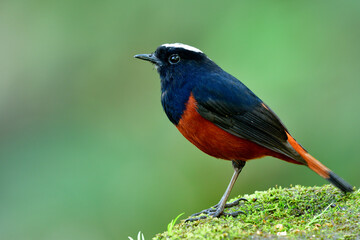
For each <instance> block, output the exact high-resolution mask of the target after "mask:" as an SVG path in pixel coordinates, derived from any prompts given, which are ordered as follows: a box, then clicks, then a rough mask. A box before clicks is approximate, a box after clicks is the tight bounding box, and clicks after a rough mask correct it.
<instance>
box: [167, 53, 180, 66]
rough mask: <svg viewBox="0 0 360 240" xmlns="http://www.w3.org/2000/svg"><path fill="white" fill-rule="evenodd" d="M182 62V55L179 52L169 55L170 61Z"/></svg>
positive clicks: (174, 62) (173, 62) (172, 62)
mask: <svg viewBox="0 0 360 240" xmlns="http://www.w3.org/2000/svg"><path fill="white" fill-rule="evenodd" d="M178 62H180V56H179V55H178V54H173V55H171V56H170V57H169V63H171V64H176V63H178Z"/></svg>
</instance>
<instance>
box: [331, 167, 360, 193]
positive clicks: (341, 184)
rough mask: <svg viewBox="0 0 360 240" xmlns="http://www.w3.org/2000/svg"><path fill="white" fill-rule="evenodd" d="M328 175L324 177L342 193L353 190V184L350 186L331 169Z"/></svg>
mask: <svg viewBox="0 0 360 240" xmlns="http://www.w3.org/2000/svg"><path fill="white" fill-rule="evenodd" d="M329 176H330V177H329V178H328V179H326V180H328V181H329V182H331V183H332V184H333V185H334V186H336V187H338V188H339V189H340V190H341V191H343V192H344V193H346V192H353V191H354V188H353V186H351V185H350V184H349V183H347V182H346V181H345V180H344V179H342V178H341V177H339V176H338V175H336V174H335V173H333V172H332V171H330V173H329Z"/></svg>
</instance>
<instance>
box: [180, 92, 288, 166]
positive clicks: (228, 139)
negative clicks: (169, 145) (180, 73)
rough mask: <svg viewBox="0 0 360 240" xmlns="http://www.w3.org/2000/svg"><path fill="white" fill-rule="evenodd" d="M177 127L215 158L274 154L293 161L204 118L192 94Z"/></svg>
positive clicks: (251, 157) (256, 156)
mask: <svg viewBox="0 0 360 240" xmlns="http://www.w3.org/2000/svg"><path fill="white" fill-rule="evenodd" d="M177 129H178V130H179V131H180V132H181V134H182V135H183V136H184V137H185V138H186V139H188V140H189V141H190V142H191V143H193V144H194V145H195V146H196V147H197V148H199V149H200V150H201V151H203V152H205V153H207V154H209V155H211V156H213V157H216V158H221V159H225V160H242V161H247V160H250V159H255V158H261V157H264V156H274V157H277V158H280V159H283V160H285V161H289V162H293V160H292V159H290V158H288V157H286V156H284V155H282V154H279V153H276V152H274V151H271V150H269V149H267V148H265V147H262V146H260V145H258V144H256V143H253V142H251V141H249V140H246V139H242V138H239V137H236V136H234V135H232V134H230V133H228V132H226V131H225V130H222V129H221V128H219V127H217V126H216V125H215V124H213V123H212V122H210V121H208V120H206V119H205V118H203V117H202V116H201V115H200V114H199V113H198V112H197V111H196V100H195V99H194V97H193V96H192V95H191V96H190V98H189V101H188V103H187V105H186V109H185V111H184V113H183V115H182V118H181V120H180V121H179V123H178V125H177Z"/></svg>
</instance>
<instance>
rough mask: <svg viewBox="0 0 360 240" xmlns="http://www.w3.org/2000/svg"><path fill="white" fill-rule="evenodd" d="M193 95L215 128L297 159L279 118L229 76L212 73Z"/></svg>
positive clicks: (199, 109) (194, 90)
mask: <svg viewBox="0 0 360 240" xmlns="http://www.w3.org/2000/svg"><path fill="white" fill-rule="evenodd" d="M204 81H205V80H204ZM203 83H204V82H203ZM193 96H194V98H195V100H196V101H197V107H198V109H197V111H198V112H199V114H200V115H201V116H202V117H204V118H205V119H207V120H209V121H211V122H212V123H214V124H215V125H217V126H218V127H220V128H222V129H223V130H225V131H227V132H229V133H231V134H233V135H235V136H238V137H240V138H244V139H247V140H250V141H252V142H255V143H257V144H259V145H260V146H263V147H266V148H268V149H271V150H273V151H275V152H278V153H281V154H284V155H286V156H288V157H290V158H293V159H295V160H299V157H298V154H297V153H296V152H295V151H294V149H292V148H291V147H290V145H289V143H288V142H287V135H286V132H285V131H287V130H286V128H285V127H284V125H283V124H282V122H281V121H280V119H279V118H278V117H277V116H276V115H275V113H274V112H273V111H272V110H271V109H270V108H269V107H267V106H266V105H265V104H264V103H263V102H262V101H261V99H259V98H258V97H257V96H256V95H255V94H254V93H253V92H252V91H250V90H249V89H248V88H247V87H246V86H245V85H244V84H242V83H241V82H240V81H238V80H237V79H236V78H234V77H233V76H231V75H229V74H227V73H226V74H222V73H218V74H213V75H211V78H208V79H207V80H206V84H205V83H204V84H198V85H197V86H196V87H195V88H194V89H193ZM301 160H302V159H301ZM301 160H300V161H301Z"/></svg>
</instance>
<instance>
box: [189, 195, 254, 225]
mask: <svg viewBox="0 0 360 240" xmlns="http://www.w3.org/2000/svg"><path fill="white" fill-rule="evenodd" d="M240 201H248V200H247V199H245V198H239V199H237V200H235V201H233V202H231V203H227V204H226V205H225V208H230V207H233V206H236V205H239V203H240ZM218 206H219V204H216V205H214V206H212V207H211V208H209V209H205V210H202V211H201V212H198V213H194V214H192V215H190V218H188V219H186V220H185V222H194V221H198V220H200V219H205V218H207V217H208V216H212V217H220V216H221V215H224V216H232V217H237V216H239V214H245V215H246V213H245V212H243V211H236V212H231V213H225V212H218V211H217V210H218V209H217V208H218ZM200 214H206V215H202V216H199V215H200ZM197 216H199V217H197Z"/></svg>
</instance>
